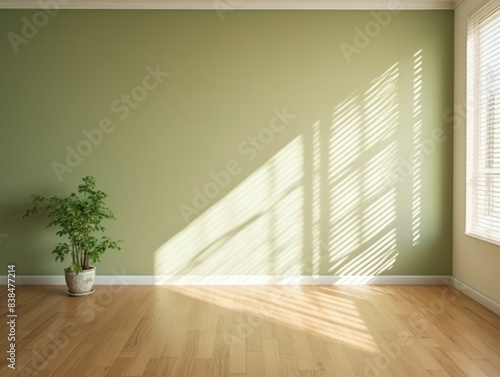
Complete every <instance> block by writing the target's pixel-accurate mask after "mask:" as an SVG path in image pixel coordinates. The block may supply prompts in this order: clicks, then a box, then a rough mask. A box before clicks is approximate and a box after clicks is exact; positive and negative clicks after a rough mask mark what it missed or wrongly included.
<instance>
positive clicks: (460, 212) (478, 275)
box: [453, 0, 500, 302]
mask: <svg viewBox="0 0 500 377" xmlns="http://www.w3.org/2000/svg"><path fill="white" fill-rule="evenodd" d="M482 3H485V1H477V0H466V1H464V2H463V3H461V4H460V6H459V7H458V8H457V9H456V10H455V109H456V112H455V136H454V139H455V144H454V214H453V219H454V229H453V275H454V277H456V278H457V279H459V280H461V281H462V282H464V283H465V284H467V285H469V286H471V287H472V288H475V289H476V290H478V291H479V292H481V293H483V294H484V295H486V296H488V297H490V298H492V299H493V300H495V301H497V302H500V274H499V268H500V247H498V246H494V245H492V244H489V243H486V242H483V241H479V240H477V239H474V238H471V237H467V236H464V231H465V158H466V156H465V112H464V110H463V109H465V103H466V41H467V39H466V36H467V17H468V15H469V14H470V13H471V12H473V11H474V10H475V9H477V8H478V6H480V5H481V4H482Z"/></svg>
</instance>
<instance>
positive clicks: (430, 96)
mask: <svg viewBox="0 0 500 377" xmlns="http://www.w3.org/2000/svg"><path fill="white" fill-rule="evenodd" d="M40 12H42V11H40V10H38V11H14V10H1V11H0V35H1V36H3V37H2V39H1V43H0V87H1V90H0V122H1V123H0V124H1V137H0V153H1V158H0V173H1V180H2V183H1V185H0V234H1V237H2V238H1V241H2V243H1V244H0V251H1V252H0V266H1V265H3V266H6V265H7V263H11V262H15V263H16V264H17V272H18V274H23V275H35V274H36V275H54V274H57V275H58V274H60V272H61V269H62V267H63V265H61V264H59V263H54V260H53V258H52V256H51V255H50V251H51V250H52V248H53V246H54V244H55V243H56V242H57V241H58V240H57V238H55V237H54V236H53V235H52V232H51V231H47V230H46V229H45V228H44V227H45V225H46V224H47V219H46V218H44V217H43V216H37V217H34V218H32V219H30V220H28V221H24V220H22V219H21V217H22V214H23V213H24V211H25V209H26V206H25V202H26V201H27V199H28V197H29V195H30V194H32V193H37V194H44V195H52V194H64V193H68V192H70V190H71V191H72V190H74V188H76V186H77V185H78V183H79V182H80V180H81V178H82V177H83V176H85V175H93V176H95V177H96V179H97V181H98V184H99V187H100V188H101V189H103V190H105V191H106V192H107V193H108V194H109V195H110V197H109V202H108V203H109V205H110V207H111V208H112V209H114V210H115V212H116V215H117V217H118V220H119V221H118V222H117V223H111V224H109V226H108V229H109V234H110V235H111V236H113V237H117V238H120V239H122V240H124V241H125V244H124V246H125V247H124V251H123V252H122V253H115V252H110V253H107V254H106V255H105V256H104V260H103V263H102V264H101V265H99V273H100V274H113V273H115V272H116V271H118V272H119V273H125V274H129V275H152V274H155V273H156V274H159V275H209V274H213V275H293V274H304V275H310V274H320V275H373V274H384V275H405V274H408V275H430V274H451V246H452V244H451V224H452V149H453V144H452V132H451V124H450V123H448V121H449V120H450V119H448V118H450V117H449V116H448V115H449V113H448V110H449V109H452V107H453V99H452V94H453V81H452V80H453V71H452V67H453V13H452V11H403V12H392V13H389V12H388V11H385V12H384V13H377V16H375V15H374V13H370V12H368V11H349V12H348V11H231V12H225V13H224V15H223V20H221V19H220V17H219V16H218V14H217V13H216V12H215V11H86V10H85V11H83V10H78V11H68V10H65V11H59V13H58V14H56V15H54V16H53V17H47V18H44V16H43V15H40ZM24 17H25V18H24ZM31 21H32V22H36V23H37V24H38V25H39V26H40V27H37V29H38V30H34V28H33V27H31V28H30V27H29V25H28V23H27V22H31ZM45 23H46V25H44V24H45ZM25 25H28V26H25ZM361 31H362V32H363V33H368V34H370V35H371V36H366V35H365V36H362V35H361ZM35 32H36V35H34V34H35ZM9 33H11V34H9ZM12 33H14V34H15V35H14V34H12ZM23 33H24V34H23ZM30 33H31V34H30ZM20 38H25V39H20ZM15 49H18V52H17V53H16V52H15ZM151 71H160V72H163V73H156V74H152V73H151ZM167 73H168V75H167ZM146 88H148V89H146ZM122 96H125V97H122ZM126 96H129V99H127V97H126ZM100 126H101V127H102V128H103V131H105V132H103V131H96V129H98V128H99V127H100ZM85 135H92V136H85ZM89 137H90V138H93V143H94V145H93V144H91V142H90V141H88V138H89ZM85 140H87V141H85ZM70 150H72V151H74V150H79V151H80V152H79V153H80V154H83V155H84V156H83V157H82V156H80V157H77V156H75V155H73V156H68V154H70V155H71V154H72V153H73V152H71V153H70V152H68V151H70ZM67 158H68V161H66V159H67ZM56 171H57V174H56ZM221 171H226V172H225V173H220V172H221ZM197 190H199V191H197ZM204 191H205V192H206V194H203V192H204ZM200 192H201V193H202V195H200V194H199V193H200ZM207 196H208V197H207ZM193 201H194V203H193ZM5 268H6V267H5ZM0 274H2V273H0Z"/></svg>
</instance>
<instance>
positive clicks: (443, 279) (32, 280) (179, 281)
mask: <svg viewBox="0 0 500 377" xmlns="http://www.w3.org/2000/svg"><path fill="white" fill-rule="evenodd" d="M450 279H451V278H450V276H439V275H438V276H420V275H412V276H397V275H388V276H270V275H263V276H234V275H232V276H222V275H218V276H193V275H180V276H176V275H172V276H154V275H144V276H131V275H104V276H99V275H98V276H96V285H449V284H450ZM6 283H7V277H6V276H0V284H6ZM16 284H19V285H60V284H65V281H64V276H19V275H18V276H17V277H16Z"/></svg>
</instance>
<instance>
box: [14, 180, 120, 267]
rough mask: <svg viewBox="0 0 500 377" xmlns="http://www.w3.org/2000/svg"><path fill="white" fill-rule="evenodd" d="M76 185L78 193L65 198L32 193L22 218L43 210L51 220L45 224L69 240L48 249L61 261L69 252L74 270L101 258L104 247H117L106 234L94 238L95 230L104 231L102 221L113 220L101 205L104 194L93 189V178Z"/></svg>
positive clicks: (114, 219)
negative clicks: (55, 228) (28, 206)
mask: <svg viewBox="0 0 500 377" xmlns="http://www.w3.org/2000/svg"><path fill="white" fill-rule="evenodd" d="M82 181H83V183H81V184H80V185H79V186H78V193H74V192H73V193H71V194H70V195H69V196H67V197H57V196H52V197H50V198H46V197H42V196H39V195H32V196H31V199H30V201H29V202H28V203H27V204H28V205H30V208H28V210H27V211H26V213H25V215H24V216H23V218H28V217H30V216H32V215H34V214H36V213H38V212H39V211H40V210H45V211H46V212H47V213H48V217H49V218H51V221H50V222H49V224H48V225H47V227H48V228H50V227H58V228H59V230H58V231H57V232H56V235H57V236H59V237H67V238H68V240H69V243H60V244H58V245H57V246H56V248H55V249H54V250H53V251H52V254H55V256H56V257H55V258H56V261H61V262H63V261H64V258H65V257H66V256H67V255H69V254H71V258H72V261H73V262H72V264H71V266H70V269H71V270H72V271H75V272H76V273H78V272H80V271H82V270H83V269H88V268H89V260H91V261H92V262H93V263H97V262H100V261H101V257H102V254H104V252H106V251H107V250H121V247H120V246H119V242H121V241H114V240H112V239H110V238H109V237H105V236H102V237H101V238H98V237H97V236H98V233H104V232H105V231H106V229H105V227H104V226H103V225H102V224H101V222H102V221H103V220H113V221H116V217H115V215H114V214H113V212H112V211H111V209H109V208H108V207H106V205H105V201H104V200H105V199H106V198H107V195H106V194H105V193H104V192H103V191H100V190H97V189H96V181H95V179H94V178H93V177H90V176H87V177H85V178H83V180H82Z"/></svg>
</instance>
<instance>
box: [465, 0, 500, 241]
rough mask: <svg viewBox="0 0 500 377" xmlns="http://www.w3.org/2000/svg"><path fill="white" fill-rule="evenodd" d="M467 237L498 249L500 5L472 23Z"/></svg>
mask: <svg viewBox="0 0 500 377" xmlns="http://www.w3.org/2000/svg"><path fill="white" fill-rule="evenodd" d="M466 211H467V216H466V218H467V220H466V234H468V235H470V236H474V237H478V238H481V239H484V240H486V241H489V242H493V243H497V244H500V0H492V1H490V2H488V3H487V4H486V5H485V6H483V7H482V8H481V9H479V10H478V11H477V12H475V13H473V14H472V15H471V16H470V18H469V25H468V40H467V203H466Z"/></svg>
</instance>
